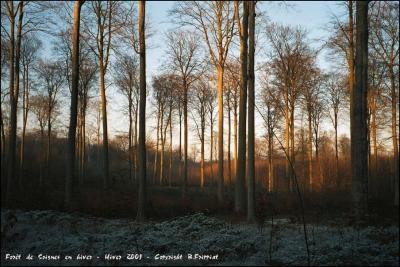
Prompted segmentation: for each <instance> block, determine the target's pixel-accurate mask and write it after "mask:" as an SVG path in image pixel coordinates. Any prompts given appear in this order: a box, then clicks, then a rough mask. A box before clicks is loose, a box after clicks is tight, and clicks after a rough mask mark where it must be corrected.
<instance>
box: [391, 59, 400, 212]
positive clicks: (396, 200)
mask: <svg viewBox="0 0 400 267" xmlns="http://www.w3.org/2000/svg"><path fill="white" fill-rule="evenodd" d="M389 77H390V87H391V98H392V143H393V168H394V205H395V206H399V147H398V144H397V116H396V108H397V104H398V98H397V97H396V84H395V75H394V69H393V63H392V64H390V66H389Z"/></svg>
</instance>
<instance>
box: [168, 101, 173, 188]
mask: <svg viewBox="0 0 400 267" xmlns="http://www.w3.org/2000/svg"><path fill="white" fill-rule="evenodd" d="M170 109H172V106H170ZM171 182H172V116H171V114H170V117H169V173H168V185H169V186H171V185H172V184H171Z"/></svg>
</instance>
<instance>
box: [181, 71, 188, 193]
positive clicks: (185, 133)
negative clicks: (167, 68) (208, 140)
mask: <svg viewBox="0 0 400 267" xmlns="http://www.w3.org/2000/svg"><path fill="white" fill-rule="evenodd" d="M183 90H184V92H183V143H184V144H183V181H182V197H185V196H186V193H187V176H188V164H187V159H188V110H187V108H188V107H187V105H188V86H187V83H186V80H185V79H184V80H183Z"/></svg>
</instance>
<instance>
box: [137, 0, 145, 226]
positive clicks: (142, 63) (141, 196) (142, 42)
mask: <svg viewBox="0 0 400 267" xmlns="http://www.w3.org/2000/svg"><path fill="white" fill-rule="evenodd" d="M145 14H146V13H145V1H140V2H139V56H140V80H139V88H140V98H139V99H140V100H139V150H138V151H139V152H138V154H139V192H138V193H139V194H138V212H137V217H136V218H137V220H139V221H140V220H143V219H144V217H145V210H144V206H145V201H146V180H147V179H146V121H145V120H146V43H145V41H146V40H145Z"/></svg>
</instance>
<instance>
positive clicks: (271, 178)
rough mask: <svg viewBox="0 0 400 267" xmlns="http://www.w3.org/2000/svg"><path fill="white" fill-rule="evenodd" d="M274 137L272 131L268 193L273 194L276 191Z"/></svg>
mask: <svg viewBox="0 0 400 267" xmlns="http://www.w3.org/2000/svg"><path fill="white" fill-rule="evenodd" d="M273 138H274V136H273V133H272V131H269V133H268V192H273V191H274V190H275V188H274V187H275V184H274V163H273V159H272V155H273V151H274V139H273Z"/></svg>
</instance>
